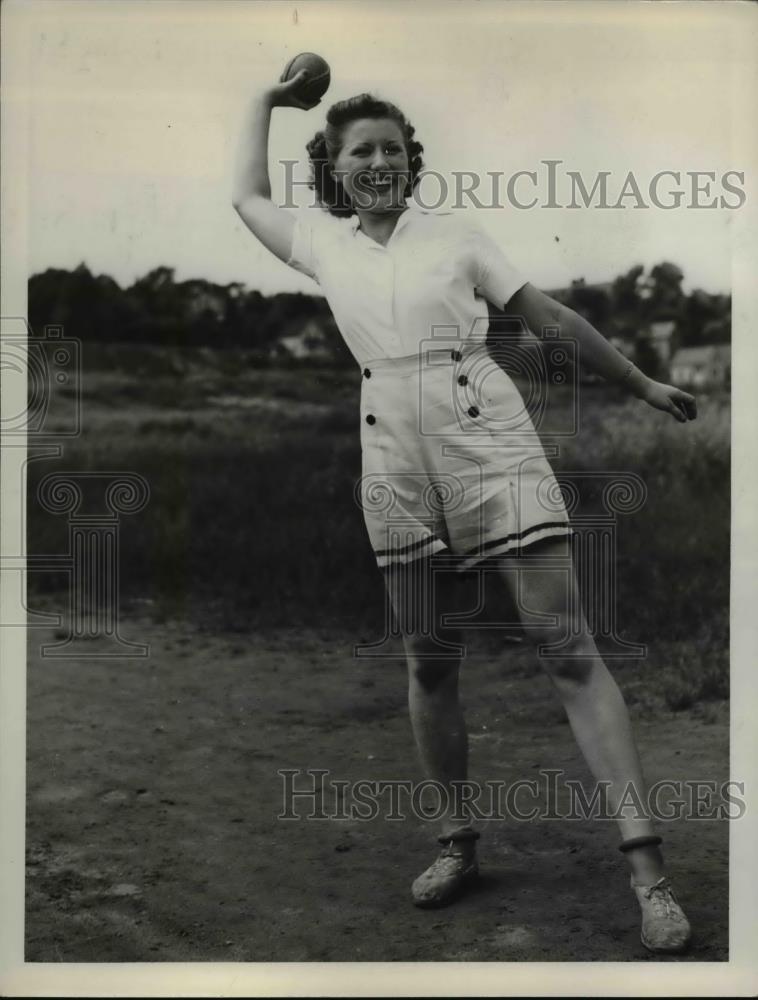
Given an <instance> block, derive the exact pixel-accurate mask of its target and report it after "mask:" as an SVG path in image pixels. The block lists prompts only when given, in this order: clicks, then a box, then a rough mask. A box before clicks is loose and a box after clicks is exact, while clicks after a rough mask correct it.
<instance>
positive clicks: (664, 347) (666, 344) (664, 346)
mask: <svg viewBox="0 0 758 1000" xmlns="http://www.w3.org/2000/svg"><path fill="white" fill-rule="evenodd" d="M675 325H676V324H675V322H674V320H673V319H661V320H654V321H653V322H652V323H651V324H650V326H649V327H648V337H649V339H650V343H651V346H652V347H653V349H654V350H655V352H656V354H657V355H658V357H659V358H660V359H661V361H662V362H663V363H664V364H669V362H670V361H671V354H672V348H671V339H672V336H673V333H674V327H675Z"/></svg>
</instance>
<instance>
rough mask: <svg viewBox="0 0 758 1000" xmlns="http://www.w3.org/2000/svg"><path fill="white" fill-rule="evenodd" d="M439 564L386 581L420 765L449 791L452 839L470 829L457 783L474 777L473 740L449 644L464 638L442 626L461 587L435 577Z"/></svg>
mask: <svg viewBox="0 0 758 1000" xmlns="http://www.w3.org/2000/svg"><path fill="white" fill-rule="evenodd" d="M433 563H434V557H431V562H430V561H428V560H427V561H426V562H424V561H422V560H416V561H414V562H411V563H407V564H397V565H394V566H392V567H388V568H386V569H385V570H384V578H385V584H386V587H387V591H388V593H389V596H390V600H391V602H392V607H393V611H394V615H395V620H396V622H397V626H398V628H399V629H400V632H401V634H402V639H403V646H404V649H405V654H406V661H407V665H408V710H409V714H410V719H411V727H412V729H413V736H414V739H415V742H416V749H417V752H418V757H419V762H420V764H421V768H422V771H423V774H424V777H425V778H426V779H430V780H433V781H436V782H438V783H439V784H440V785H441V786H442V787H443V788H444V789H445V792H446V797H445V801H446V802H447V803H448V804H449V808H447V809H446V810H445V812H444V815H443V816H442V817H441V818H440V834H442V835H447V834H451V833H454V832H455V831H457V830H460V829H462V828H466V827H467V826H468V825H469V820H468V817H465V816H458V817H456V816H455V815H454V813H455V803H456V792H455V788H454V786H453V782H458V781H465V780H466V778H467V773H468V771H467V768H468V737H467V733H466V723H465V720H464V717H463V711H462V709H461V705H460V701H459V698H458V677H459V670H460V664H461V657H460V655H457V654H456V652H455V650H454V649H451V648H446V647H445V646H444V645H443V643H448V644H458V645H462V642H463V637H462V634H461V632H460V631H459V630H457V629H452V628H450V627H447V628H444V627H442V625H441V618H442V615H443V614H444V613H446V612H448V611H452V610H454V609H455V603H456V596H457V590H456V587H457V586H459V585H457V584H456V582H455V581H454V580H453V576H454V574H452V573H436V574H434V573H433V569H432V567H433ZM432 623H434V624H433V626H432ZM441 640H442V641H441Z"/></svg>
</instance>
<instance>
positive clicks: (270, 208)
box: [232, 70, 320, 262]
mask: <svg viewBox="0 0 758 1000" xmlns="http://www.w3.org/2000/svg"><path fill="white" fill-rule="evenodd" d="M307 75H308V74H307V71H306V70H301V71H300V72H299V73H298V74H297V75H296V76H294V77H293V78H292V79H291V80H288V81H287V82H286V83H278V84H277V85H276V86H274V87H271V88H269V89H268V90H265V91H263V93H261V94H258V95H256V96H255V97H254V98H253V99H252V100H251V101H250V103H249V104H248V106H247V108H246V109H245V116H244V120H243V123H242V132H241V134H240V138H239V144H238V147H237V157H236V160H235V165H234V180H233V184H232V205H233V206H234V208H235V209H236V211H237V214H238V215H239V216H240V218H241V219H242V221H243V222H244V223H245V225H246V226H247V227H248V229H249V230H250V231H251V232H252V233H253V234H254V235H255V236H257V237H258V239H259V240H260V241H261V243H262V244H263V245H264V246H265V247H266V248H267V249H268V250H270V251H271V252H272V253H273V254H276V256H277V257H278V258H279V259H280V260H283V261H285V262H286V261H287V260H288V259H289V256H290V250H291V248H292V231H293V229H294V225H295V220H294V217H293V216H292V214H291V213H290V212H287V211H286V210H285V209H283V208H279V207H278V206H276V205H275V204H274V203H273V202H272V201H271V182H270V180H269V173H268V133H269V125H270V123H271V112H272V110H273V108H277V107H288V108H300V109H301V110H303V111H307V110H309V109H310V108H313V107H315V106H316V105H317V104H319V103H320V102H319V101H313V102H311V103H306V102H304V101H302V100H300V98H298V97H297V96H296V90H297V87H298V85H299V84H300V83H302V81H303V80H304V79H306V77H307Z"/></svg>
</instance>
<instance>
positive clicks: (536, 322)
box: [505, 283, 697, 423]
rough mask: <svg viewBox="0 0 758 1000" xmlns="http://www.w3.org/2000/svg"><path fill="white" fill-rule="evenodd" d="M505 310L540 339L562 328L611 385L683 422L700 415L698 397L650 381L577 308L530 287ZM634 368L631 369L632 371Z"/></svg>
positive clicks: (586, 362)
mask: <svg viewBox="0 0 758 1000" xmlns="http://www.w3.org/2000/svg"><path fill="white" fill-rule="evenodd" d="M505 311H506V312H507V313H509V314H510V315H515V316H521V317H523V319H524V320H525V322H526V324H527V326H528V327H529V329H530V330H531V331H532V332H533V333H534V334H536V335H537V336H538V337H540V336H541V335H542V331H543V329H544V328H545V327H558V328H559V330H560V332H561V335H562V336H565V337H568V338H570V339H572V340H574V341H575V342H576V343H577V344H579V360H580V362H581V363H582V364H584V365H586V366H587V367H588V368H590V369H591V370H592V371H595V372H597V373H598V375H602V376H603V378H605V379H607V380H608V381H609V382H615V383H616V384H619V385H623V386H625V387H626V388H628V389H629V391H630V392H632V393H633V394H634V395H635V396H637V398H638V399H642V400H644V402H646V403H648V404H649V405H650V406H653V407H655V408H656V409H657V410H665V411H666V412H668V413H670V414H671V415H672V416H673V417H675V418H676V419H677V420H679V421H680V422H681V423H685V422H686V421H687V420H694V419H695V417H696V416H697V406H696V403H695V397H694V396H691V395H690V394H689V393H688V392H684V391H683V390H682V389H677V388H676V386H673V385H666V384H665V383H663V382H656V381H654V380H653V379H651V378H648V376H647V375H645V374H644V373H643V372H641V371H640V370H639V368H637V367H636V365H634V364H632V362H631V361H629V359H628V358H625V357H624V355H623V354H622V353H621V352H620V351H617V350H616V348H615V347H614V346H613V345H612V344H610V343H609V342H608V341H607V340H606V339H605V337H604V336H603V335H602V334H601V333H598V331H597V330H596V329H595V328H594V326H592V324H591V323H588V322H587V320H586V319H584V318H583V317H582V316H580V315H579V314H578V313H577V312H574V310H573V309H569V308H568V306H564V305H563V304H562V303H560V302H557V301H556V300H555V299H553V298H551V297H550V296H549V295H546V294H545V293H544V292H541V291H540V290H539V289H537V288H535V287H534V285H531V284H528V283H527V284H526V285H524V286H523V287H522V288H520V289H519V290H518V291H517V292H516V294H515V295H513V296H512V298H510V299H509V301H508V303H507V305H506V307H505ZM630 365H631V370H630Z"/></svg>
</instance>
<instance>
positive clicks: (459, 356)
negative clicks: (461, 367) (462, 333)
mask: <svg viewBox="0 0 758 1000" xmlns="http://www.w3.org/2000/svg"><path fill="white" fill-rule="evenodd" d="M450 357H451V358H452V359H453V361H463V355H462V354H461V352H460V351H451V352H450Z"/></svg>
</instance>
